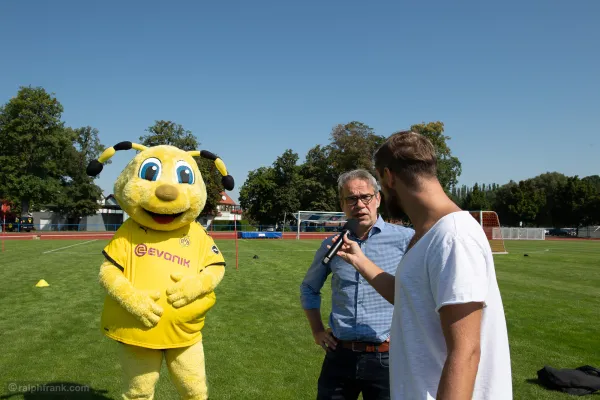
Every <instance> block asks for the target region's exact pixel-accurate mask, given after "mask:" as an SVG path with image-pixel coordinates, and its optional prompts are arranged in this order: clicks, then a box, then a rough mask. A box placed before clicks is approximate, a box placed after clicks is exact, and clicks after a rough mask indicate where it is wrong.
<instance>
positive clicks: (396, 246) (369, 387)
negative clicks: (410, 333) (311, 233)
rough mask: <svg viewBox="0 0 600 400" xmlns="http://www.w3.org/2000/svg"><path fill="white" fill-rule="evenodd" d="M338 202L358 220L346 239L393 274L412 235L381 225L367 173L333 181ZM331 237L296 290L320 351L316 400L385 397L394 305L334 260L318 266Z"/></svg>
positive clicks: (376, 192)
mask: <svg viewBox="0 0 600 400" xmlns="http://www.w3.org/2000/svg"><path fill="white" fill-rule="evenodd" d="M338 190H339V193H340V204H341V207H342V210H343V211H344V213H345V214H346V217H347V218H349V219H350V218H353V219H355V220H357V221H358V227H357V228H356V229H355V232H354V233H353V234H351V235H350V236H349V237H350V238H351V239H352V240H354V241H356V242H357V243H358V244H359V245H360V247H361V249H362V251H363V252H364V253H365V254H367V257H369V258H370V259H371V260H373V262H375V263H376V264H377V265H378V266H380V267H381V268H382V269H383V270H384V271H386V272H388V273H390V274H392V275H394V274H395V273H396V267H397V266H398V263H399V262H400V259H401V258H402V256H403V255H404V253H405V252H406V248H407V246H408V243H409V242H410V240H411V238H412V236H413V234H414V231H413V230H412V229H409V228H404V227H402V226H399V225H394V224H389V223H386V222H385V221H383V219H382V218H381V216H379V214H378V213H377V209H378V208H379V205H380V203H381V197H380V194H379V186H378V184H377V181H376V180H375V178H374V177H373V175H371V174H370V173H369V172H368V171H365V170H360V169H359V170H354V171H350V172H346V173H344V174H342V175H341V176H340V177H339V179H338ZM331 243H332V238H331V237H330V238H328V239H325V240H324V241H323V243H321V247H320V248H319V250H317V252H316V254H315V257H314V260H313V262H312V265H311V266H310V268H309V269H308V271H307V273H306V276H305V277H304V280H303V281H302V285H301V286H300V299H301V303H302V308H303V309H304V312H305V313H306V317H307V319H308V322H309V324H310V327H311V330H312V334H313V337H314V339H315V343H316V344H318V345H319V346H321V347H322V348H323V349H324V350H325V351H326V354H325V360H324V361H323V366H322V368H321V375H320V377H319V381H318V395H317V399H318V400H325V399H330V400H334V399H336V400H338V399H339V400H348V399H353V400H355V399H357V398H358V395H359V393H362V395H363V399H364V400H384V399H389V398H390V386H389V354H388V349H389V335H390V326H391V322H392V313H393V309H394V306H393V305H392V304H390V303H389V302H388V301H387V300H385V299H384V298H383V297H381V295H380V294H379V293H377V291H375V289H373V287H372V286H370V285H369V284H368V282H367V281H366V280H365V279H364V278H363V277H362V276H361V275H360V274H359V273H358V272H357V271H356V269H355V268H354V267H353V266H352V265H350V264H348V263H346V262H345V261H344V260H343V259H342V258H341V257H338V256H335V257H334V258H333V260H332V261H331V263H330V264H329V265H328V266H326V265H324V264H323V263H322V261H323V256H324V255H325V253H327V251H328V248H327V246H328V245H331ZM329 274H331V275H332V278H331V292H332V293H331V295H332V301H331V303H332V307H331V308H332V309H331V314H330V315H329V326H330V328H329V329H327V330H326V329H325V327H324V326H323V321H322V319H321V293H320V291H321V288H322V287H323V285H324V284H325V281H326V280H327V276H328V275H329Z"/></svg>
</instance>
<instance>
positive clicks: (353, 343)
mask: <svg viewBox="0 0 600 400" xmlns="http://www.w3.org/2000/svg"><path fill="white" fill-rule="evenodd" d="M355 344H356V342H354V341H353V342H352V351H355V352H357V351H358V350H355V349H354V345H355Z"/></svg>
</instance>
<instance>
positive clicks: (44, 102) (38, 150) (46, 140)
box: [0, 87, 72, 214]
mask: <svg viewBox="0 0 600 400" xmlns="http://www.w3.org/2000/svg"><path fill="white" fill-rule="evenodd" d="M62 112H63V107H62V105H61V104H60V103H59V101H58V100H57V99H56V98H55V97H54V95H53V94H49V93H47V92H46V90H45V89H43V88H41V87H36V88H32V87H21V88H20V89H19V91H18V93H17V96H16V97H13V98H12V99H10V100H9V101H8V103H6V104H4V105H3V106H2V107H0V187H1V188H2V189H0V190H1V191H2V193H1V195H2V196H3V197H6V198H8V199H9V200H12V201H14V202H15V203H16V204H15V205H16V208H17V211H18V212H19V211H20V212H21V213H22V214H26V213H27V212H29V210H30V207H32V206H33V209H38V208H39V207H41V206H43V205H44V204H48V203H53V202H55V201H56V199H57V196H59V194H60V189H61V181H62V179H63V178H64V176H66V175H67V174H66V171H65V169H66V167H67V164H68V161H69V160H68V157H67V156H66V154H67V153H68V150H69V149H70V148H71V147H72V142H71V139H72V138H71V136H70V135H67V134H65V128H64V124H63V122H62V121H61V115H62Z"/></svg>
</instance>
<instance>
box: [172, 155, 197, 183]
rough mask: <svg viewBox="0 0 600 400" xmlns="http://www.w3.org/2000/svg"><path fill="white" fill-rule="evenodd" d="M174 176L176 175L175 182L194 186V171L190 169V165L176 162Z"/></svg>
mask: <svg viewBox="0 0 600 400" xmlns="http://www.w3.org/2000/svg"><path fill="white" fill-rule="evenodd" d="M175 174H176V175H177V182H179V183H188V184H190V185H193V184H194V171H193V170H192V167H190V164H188V163H186V162H185V161H177V165H176V167H175Z"/></svg>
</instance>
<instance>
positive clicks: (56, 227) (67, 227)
mask: <svg viewBox="0 0 600 400" xmlns="http://www.w3.org/2000/svg"><path fill="white" fill-rule="evenodd" d="M121 225H122V224H33V229H32V224H16V223H12V224H8V223H7V224H6V225H5V226H3V224H2V221H0V232H31V231H38V232H66V231H71V232H115V231H116V230H117V229H119V227H120V226H121ZM205 229H206V230H208V231H210V232H233V231H234V230H236V227H235V225H234V224H233V223H231V224H214V225H213V224H211V225H209V226H208V227H206V226H205ZM237 230H238V231H244V232H274V231H276V229H275V228H274V227H273V225H246V224H244V225H242V224H237ZM277 230H279V231H280V230H281V229H277ZM305 231H306V232H308V231H311V229H302V232H305ZM284 232H296V229H295V228H294V227H289V226H286V227H285V229H284Z"/></svg>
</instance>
